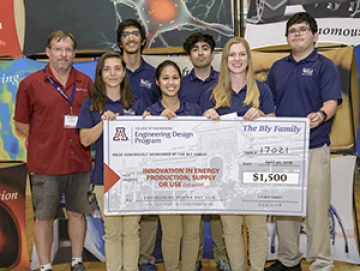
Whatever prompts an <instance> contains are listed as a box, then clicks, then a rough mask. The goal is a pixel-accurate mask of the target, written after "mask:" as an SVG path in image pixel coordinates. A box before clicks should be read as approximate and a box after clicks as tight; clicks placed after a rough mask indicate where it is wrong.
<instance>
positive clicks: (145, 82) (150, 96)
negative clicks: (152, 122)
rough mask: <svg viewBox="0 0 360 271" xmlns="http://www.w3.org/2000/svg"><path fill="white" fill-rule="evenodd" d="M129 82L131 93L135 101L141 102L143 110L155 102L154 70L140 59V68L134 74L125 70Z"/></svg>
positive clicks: (156, 95) (156, 96)
mask: <svg viewBox="0 0 360 271" xmlns="http://www.w3.org/2000/svg"><path fill="white" fill-rule="evenodd" d="M126 73H127V75H128V78H129V81H130V87H131V92H132V94H133V95H134V96H135V98H136V99H140V100H142V101H143V103H144V106H145V108H146V107H149V106H150V105H152V104H153V103H155V102H156V101H157V98H158V94H157V88H156V84H155V74H156V69H155V68H154V67H153V66H151V65H150V64H149V63H147V62H146V61H145V60H144V59H143V58H141V64H140V67H139V68H137V69H136V70H135V71H134V72H132V71H130V70H129V69H126Z"/></svg>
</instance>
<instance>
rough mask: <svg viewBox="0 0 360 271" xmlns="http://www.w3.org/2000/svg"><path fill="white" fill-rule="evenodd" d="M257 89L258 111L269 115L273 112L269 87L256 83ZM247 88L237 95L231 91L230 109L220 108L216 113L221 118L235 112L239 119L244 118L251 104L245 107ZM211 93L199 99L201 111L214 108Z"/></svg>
mask: <svg viewBox="0 0 360 271" xmlns="http://www.w3.org/2000/svg"><path fill="white" fill-rule="evenodd" d="M256 83H257V85H258V88H259V93H260V97H259V104H260V105H259V109H260V110H261V111H263V112H264V114H270V113H274V112H275V106H274V102H273V98H272V95H271V91H270V89H269V87H268V86H267V85H266V84H264V83H261V82H258V81H256ZM246 92H247V86H244V87H243V88H242V89H241V90H240V91H239V93H236V92H235V91H232V95H231V102H230V107H229V108H226V107H220V108H218V109H216V112H217V113H218V114H219V115H220V116H221V115H225V114H230V113H234V112H236V113H237V115H238V116H239V117H241V116H244V115H245V113H246V112H247V111H248V110H249V109H250V108H251V107H252V104H249V105H245V104H244V101H245V98H246ZM211 93H212V91H207V92H206V93H204V95H203V96H202V97H201V102H200V103H201V106H202V108H201V109H202V110H203V111H206V110H208V109H210V108H213V107H214V106H215V104H216V103H215V101H214V100H213V99H211V98H210V97H211Z"/></svg>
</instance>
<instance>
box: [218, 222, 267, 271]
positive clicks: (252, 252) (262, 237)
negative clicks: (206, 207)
mask: <svg viewBox="0 0 360 271" xmlns="http://www.w3.org/2000/svg"><path fill="white" fill-rule="evenodd" d="M243 218H245V220H246V228H247V231H248V234H249V258H250V262H251V269H250V270H251V271H263V270H264V265H265V261H266V257H267V251H268V232H267V225H266V216H263V215H244V216H242V215H221V222H222V225H223V232H224V240H225V244H226V249H227V252H228V256H229V261H230V266H231V269H232V271H245V269H246V262H245V258H246V257H245V253H246V252H245V249H244V239H243V234H242V232H241V230H242V225H243Z"/></svg>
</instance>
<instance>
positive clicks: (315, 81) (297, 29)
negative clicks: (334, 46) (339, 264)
mask: <svg viewBox="0 0 360 271" xmlns="http://www.w3.org/2000/svg"><path fill="white" fill-rule="evenodd" d="M285 35H286V37H287V42H288V44H289V46H290V48H291V54H290V55H289V56H287V57H285V58H283V59H280V60H278V61H277V62H275V63H274V64H273V66H272V67H271V69H270V72H269V75H268V78H267V84H268V85H269V87H270V89H271V90H272V93H273V97H274V100H275V106H276V115H277V116H279V117H307V118H308V119H309V120H310V129H311V130H310V152H309V173H308V188H307V210H306V211H307V212H306V213H307V216H306V223H307V227H306V233H307V252H306V258H307V260H308V261H311V262H312V265H311V267H310V270H311V271H317V270H321V271H330V270H332V268H333V259H332V257H331V251H330V236H329V228H330V225H329V217H328V210H329V207H330V192H331V183H330V148H329V145H330V137H329V133H330V131H331V118H332V117H333V116H334V115H335V112H336V108H337V106H338V105H339V104H341V102H342V98H341V87H340V77H339V73H338V70H337V68H336V66H335V65H334V64H333V62H332V61H331V60H329V59H328V58H326V57H324V56H323V55H320V54H318V51H317V49H315V48H314V45H315V42H316V41H317V40H318V36H319V34H318V26H317V23H316V21H315V19H314V18H313V17H311V15H309V14H308V13H306V12H299V13H296V14H294V15H293V16H292V17H291V18H290V19H289V20H288V22H287V25H286V33H285ZM300 226H301V218H300V217H277V218H276V227H277V232H278V239H279V245H278V261H276V263H274V264H273V265H271V266H270V267H268V268H266V269H265V270H267V271H282V270H291V271H299V270H301V267H300V260H301V257H302V255H301V252H300V251H299V239H300Z"/></svg>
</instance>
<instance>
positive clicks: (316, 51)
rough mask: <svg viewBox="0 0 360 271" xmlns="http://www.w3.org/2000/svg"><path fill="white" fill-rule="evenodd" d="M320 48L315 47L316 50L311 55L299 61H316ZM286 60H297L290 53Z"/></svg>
mask: <svg viewBox="0 0 360 271" xmlns="http://www.w3.org/2000/svg"><path fill="white" fill-rule="evenodd" d="M318 57H319V56H318V49H317V48H314V50H313V51H312V52H311V54H310V55H308V56H307V57H306V58H304V59H302V60H300V61H299V62H304V61H307V62H313V61H315V60H316V59H317V58H318ZM286 60H287V61H292V62H294V63H295V62H296V61H295V59H294V57H293V55H292V54H290V55H288V56H287V57H286Z"/></svg>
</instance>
